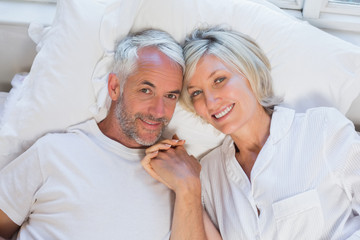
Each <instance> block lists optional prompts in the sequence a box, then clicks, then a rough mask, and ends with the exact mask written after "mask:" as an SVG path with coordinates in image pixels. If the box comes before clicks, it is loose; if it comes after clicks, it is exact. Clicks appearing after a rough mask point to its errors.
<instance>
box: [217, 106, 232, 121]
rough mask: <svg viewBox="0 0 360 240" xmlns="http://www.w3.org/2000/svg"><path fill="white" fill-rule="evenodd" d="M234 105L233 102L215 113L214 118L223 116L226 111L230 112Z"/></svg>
mask: <svg viewBox="0 0 360 240" xmlns="http://www.w3.org/2000/svg"><path fill="white" fill-rule="evenodd" d="M233 107H234V104H233V105H231V106H229V107H227V108H225V109H224V111H222V112H221V113H218V114H215V117H216V118H221V117H223V116H225V115H226V114H227V113H228V112H230V110H231V109H232V108H233Z"/></svg>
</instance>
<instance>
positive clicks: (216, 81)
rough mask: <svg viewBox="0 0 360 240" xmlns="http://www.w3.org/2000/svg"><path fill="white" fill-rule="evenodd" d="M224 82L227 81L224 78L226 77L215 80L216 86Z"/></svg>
mask: <svg viewBox="0 0 360 240" xmlns="http://www.w3.org/2000/svg"><path fill="white" fill-rule="evenodd" d="M224 80H225V78H224V77H221V78H217V79H215V80H214V83H215V84H217V83H221V82H223V81H224Z"/></svg>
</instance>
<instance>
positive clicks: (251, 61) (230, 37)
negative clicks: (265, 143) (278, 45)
mask: <svg viewBox="0 0 360 240" xmlns="http://www.w3.org/2000/svg"><path fill="white" fill-rule="evenodd" d="M183 49H184V56H185V64H186V71H185V80H184V85H183V91H182V94H181V103H182V105H183V106H184V107H185V108H186V109H187V110H190V111H192V112H195V110H194V107H193V105H192V102H191V98H190V96H189V93H188V91H187V86H188V82H189V80H190V78H191V77H192V75H193V74H194V71H195V69H196V65H197V63H198V62H199V60H200V58H201V57H202V56H204V55H214V56H216V57H218V58H219V59H221V60H222V61H223V62H224V63H225V64H227V65H228V66H230V67H233V68H234V69H236V70H237V71H239V72H240V74H242V75H244V76H245V77H246V78H247V79H248V81H249V83H250V86H251V88H252V91H253V92H254V94H255V97H256V99H257V101H258V102H259V103H260V104H261V105H262V106H263V107H264V109H265V111H266V112H267V113H268V114H269V115H271V113H272V112H273V109H274V106H276V105H278V104H279V103H281V101H282V98H279V97H277V96H275V95H274V92H273V88H272V78H271V73H270V71H271V66H270V62H269V60H268V58H267V57H266V56H265V54H264V52H263V51H262V50H261V49H260V47H259V46H258V45H257V44H256V43H255V41H254V40H253V39H251V38H250V37H249V36H247V35H245V34H242V33H239V32H235V31H232V30H227V29H224V28H221V27H218V26H216V27H211V28H205V29H196V30H194V31H193V32H192V34H191V35H190V36H189V37H188V38H187V39H186V41H185V44H184V47H183Z"/></svg>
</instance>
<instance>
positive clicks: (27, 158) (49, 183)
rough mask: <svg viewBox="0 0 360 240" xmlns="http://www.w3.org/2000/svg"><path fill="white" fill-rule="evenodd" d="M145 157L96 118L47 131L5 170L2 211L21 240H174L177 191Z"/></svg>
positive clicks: (2, 174) (0, 183) (0, 175)
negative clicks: (151, 170)
mask: <svg viewBox="0 0 360 240" xmlns="http://www.w3.org/2000/svg"><path fill="white" fill-rule="evenodd" d="M143 157H144V150H141V149H129V148H126V147H124V146H123V145H121V144H120V143H118V142H116V141H113V140H111V139H109V138H107V137H106V136H105V135H103V134H102V132H101V131H100V130H99V128H98V126H97V124H96V122H95V121H94V120H91V121H87V122H85V123H82V124H80V125H77V126H75V127H72V128H70V129H69V130H68V132H67V133H66V134H48V135H46V136H45V137H43V138H41V139H40V140H38V141H37V142H36V143H35V144H34V145H33V146H32V147H31V148H30V149H29V150H28V151H26V152H25V153H24V154H23V155H21V156H20V157H19V158H17V159H16V160H14V161H12V162H11V163H10V164H9V165H8V166H6V167H5V168H4V169H3V170H2V171H1V172H0V209H2V210H3V211H4V212H5V213H6V214H7V215H8V216H9V217H10V218H11V219H12V220H13V221H14V222H15V223H17V224H19V225H22V227H21V229H20V231H19V233H18V239H81V240H84V239H149V240H155V239H168V238H169V236H170V228H171V219H172V212H173V203H174V194H173V193H172V192H171V191H170V190H169V189H168V188H167V187H166V186H164V185H163V184H161V183H159V182H157V181H156V180H154V179H153V178H152V177H151V176H150V175H149V174H147V173H146V172H145V170H144V169H143V168H142V166H141V164H140V161H141V159H142V158H143Z"/></svg>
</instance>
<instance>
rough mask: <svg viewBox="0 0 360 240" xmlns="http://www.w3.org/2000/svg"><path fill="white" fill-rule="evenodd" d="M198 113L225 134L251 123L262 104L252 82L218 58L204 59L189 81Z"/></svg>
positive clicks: (206, 56) (189, 87)
mask: <svg viewBox="0 0 360 240" xmlns="http://www.w3.org/2000/svg"><path fill="white" fill-rule="evenodd" d="M188 92H189V94H190V97H191V98H192V102H193V105H194V108H195V111H196V113H197V114H198V115H200V116H201V117H202V118H203V119H205V120H206V121H207V122H209V123H210V124H211V125H213V126H214V127H215V128H217V129H218V130H219V131H221V132H223V133H224V134H233V133H235V132H236V131H237V130H239V129H241V128H242V127H244V126H246V125H247V124H249V123H250V122H251V120H252V119H253V117H254V116H255V113H256V112H257V111H258V110H259V107H260V108H262V107H261V106H260V104H259V103H258V101H257V100H256V97H255V95H254V93H253V91H252V89H251V87H250V84H249V81H248V80H247V79H246V78H245V77H244V76H243V75H242V74H241V73H240V72H239V71H237V70H235V69H233V68H231V67H230V66H228V65H226V64H225V63H224V62H223V61H221V60H220V59H219V58H217V57H216V56H214V55H204V56H203V57H202V58H201V59H200V61H199V62H198V64H197V66H196V70H195V72H194V74H193V76H192V78H191V79H190V80H189V83H188Z"/></svg>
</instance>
